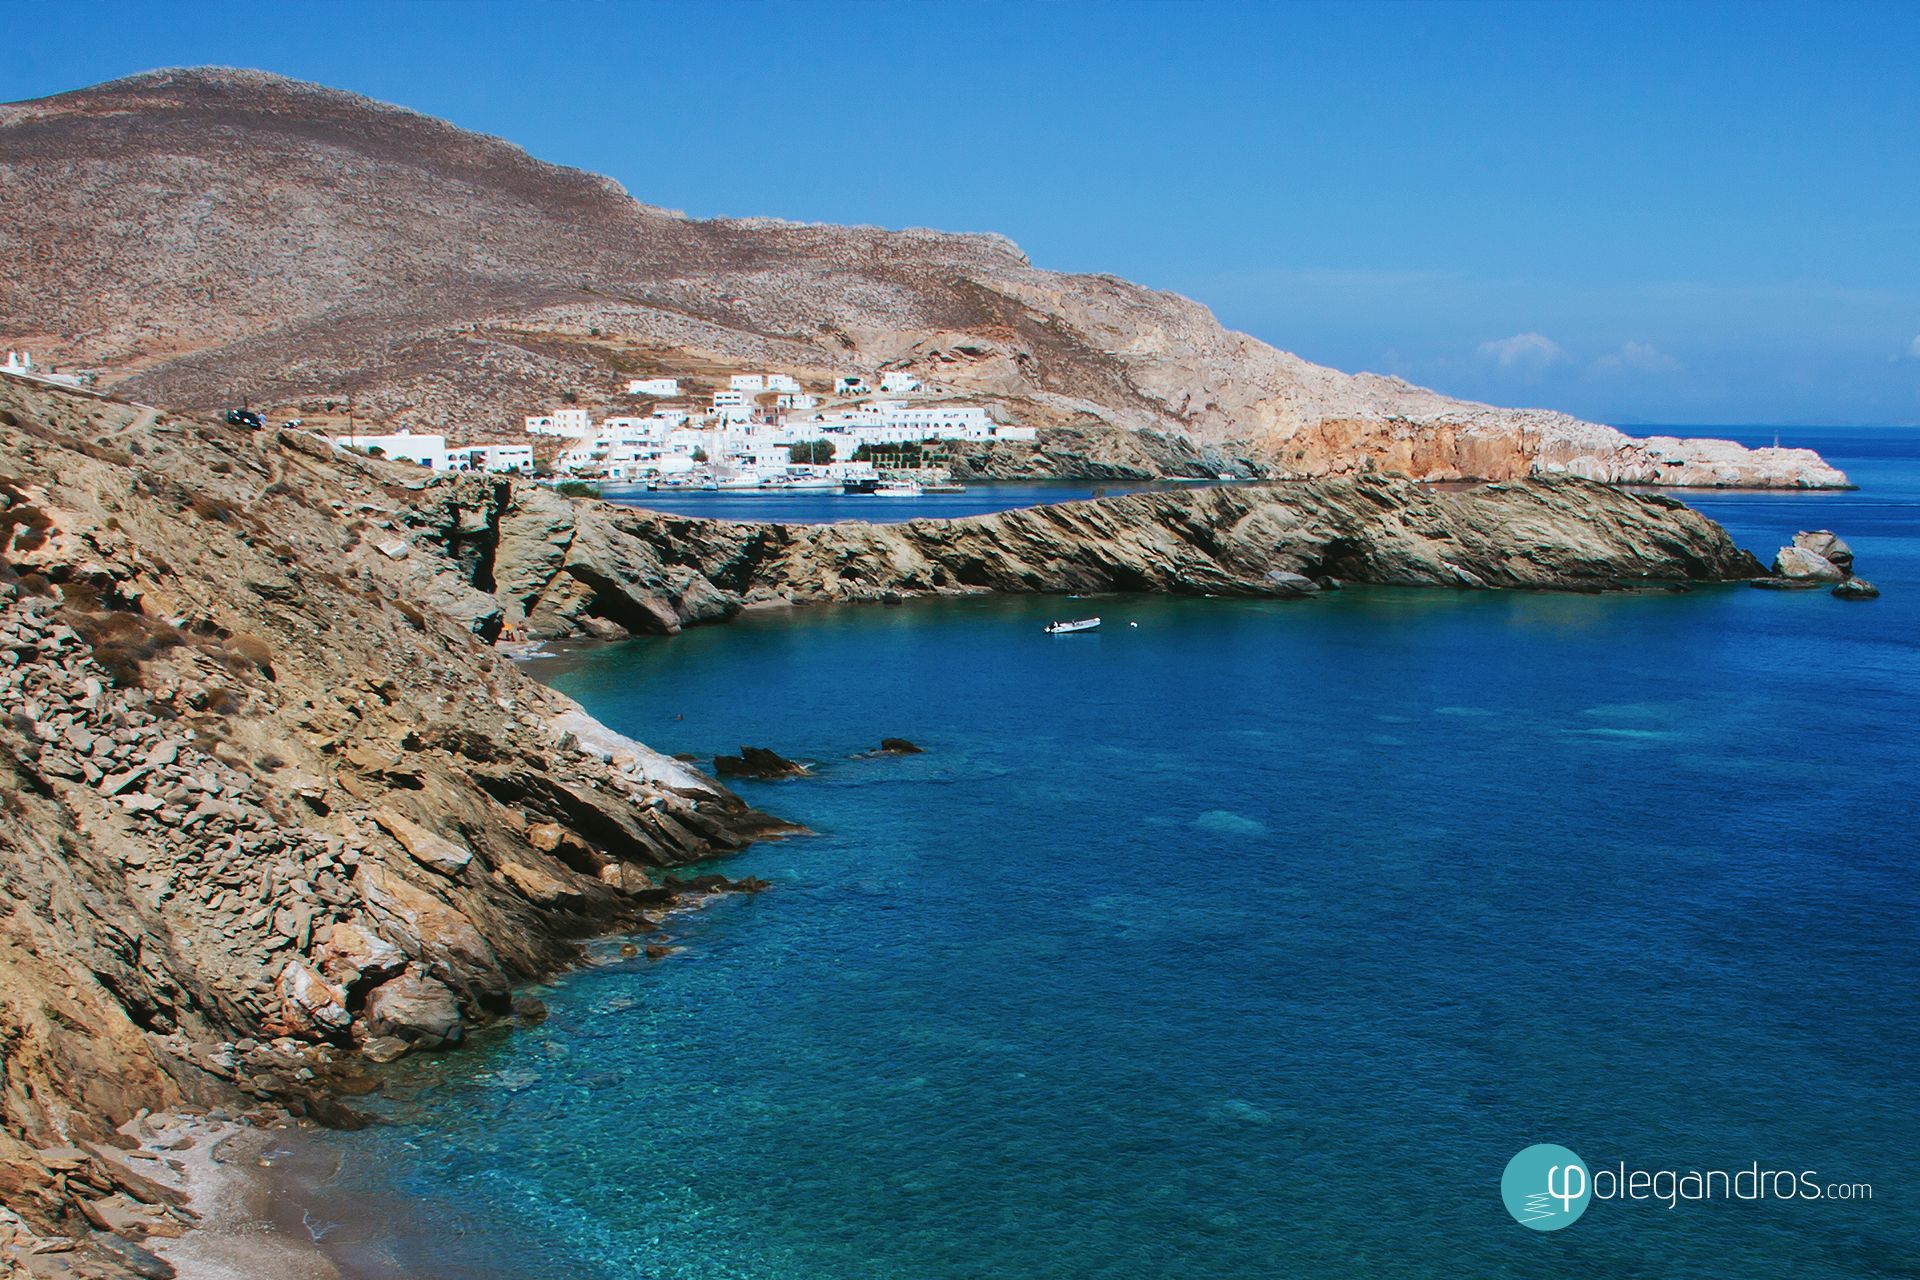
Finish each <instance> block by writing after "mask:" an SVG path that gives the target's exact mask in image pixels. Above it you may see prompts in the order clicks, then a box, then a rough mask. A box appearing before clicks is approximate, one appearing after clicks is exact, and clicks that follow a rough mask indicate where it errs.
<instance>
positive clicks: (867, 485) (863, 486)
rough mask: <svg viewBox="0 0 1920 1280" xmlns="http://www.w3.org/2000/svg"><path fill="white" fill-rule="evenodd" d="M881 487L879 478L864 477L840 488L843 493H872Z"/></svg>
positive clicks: (849, 481) (847, 482)
mask: <svg viewBox="0 0 1920 1280" xmlns="http://www.w3.org/2000/svg"><path fill="white" fill-rule="evenodd" d="M879 487H880V481H879V479H878V478H877V477H873V476H863V477H861V478H860V479H858V480H848V481H846V482H845V483H844V484H842V485H841V486H840V491H841V492H842V493H872V492H873V491H874V490H875V489H877V488H879Z"/></svg>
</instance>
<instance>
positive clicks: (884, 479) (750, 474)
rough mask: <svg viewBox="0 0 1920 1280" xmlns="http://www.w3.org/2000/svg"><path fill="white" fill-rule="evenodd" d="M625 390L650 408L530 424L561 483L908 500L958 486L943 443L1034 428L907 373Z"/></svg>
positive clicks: (466, 458)
mask: <svg viewBox="0 0 1920 1280" xmlns="http://www.w3.org/2000/svg"><path fill="white" fill-rule="evenodd" d="M626 394H627V395H628V396H629V397H632V398H633V399H635V400H639V401H645V402H649V403H648V404H647V405H646V406H645V407H646V409H647V412H645V413H639V412H635V413H632V414H622V415H614V416H609V417H605V418H602V419H601V420H600V421H598V422H595V421H594V420H593V417H592V414H591V412H590V411H589V410H587V409H583V408H556V409H552V410H549V411H548V412H546V413H543V414H537V415H533V416H530V417H528V418H527V419H526V435H527V436H530V437H536V438H551V439H553V440H555V441H557V442H561V444H562V447H561V449H560V452H559V453H558V455H557V456H556V457H555V458H554V460H553V463H552V468H551V469H552V473H553V475H554V477H555V478H556V479H559V480H566V479H573V480H577V481H587V482H591V481H606V482H610V483H613V484H632V485H644V486H645V487H647V488H650V489H728V490H746V491H755V490H757V491H774V492H791V491H795V490H811V489H833V490H840V491H843V492H847V493H856V494H873V495H875V496H878V497H911V496H914V495H916V494H919V493H924V492H928V491H940V490H947V491H951V490H954V489H957V488H958V487H959V486H957V485H956V484H955V483H954V482H953V479H952V474H951V472H950V470H949V469H948V468H947V467H946V466H945V465H944V463H945V462H946V461H947V458H948V455H947V454H946V453H944V452H943V451H942V450H941V448H940V447H939V446H940V445H941V444H942V443H944V442H964V443H991V442H994V441H1017V442H1025V443H1031V442H1032V441H1033V440H1034V438H1035V434H1036V433H1035V430H1034V428H1032V427H1022V426H1012V425H1008V424H1005V423H1001V422H997V421H995V420H994V419H993V418H992V417H991V416H990V415H989V414H988V412H987V411H986V410H985V409H984V408H981V407H979V406H977V405H964V404H954V403H942V402H940V400H939V398H938V397H935V396H932V395H929V394H928V393H926V392H925V391H924V390H923V388H922V386H921V383H920V381H919V379H917V378H915V377H913V376H912V375H910V374H906V373H901V372H888V373H883V374H880V375H879V376H878V378H877V380H876V381H875V382H874V383H873V384H872V385H869V383H868V381H867V379H866V378H865V377H864V376H862V375H858V374H846V375H843V376H841V377H838V378H836V379H835V380H834V384H833V388H832V391H831V393H830V394H829V395H828V396H827V400H826V403H825V404H824V405H823V399H822V396H820V395H815V394H813V393H811V392H809V391H808V390H807V389H806V388H805V387H803V386H802V385H801V383H800V381H799V379H797V378H795V377H793V376H791V375H789V374H783V373H733V374H729V375H727V386H726V389H725V390H720V391H715V392H713V393H712V395H711V397H710V399H708V400H707V401H706V402H705V403H703V404H695V403H694V397H692V396H691V395H688V394H686V393H683V391H682V388H681V383H680V379H678V378H671V377H644V378H635V379H633V380H631V381H630V382H629V383H628V384H627V389H626ZM335 442H336V443H337V444H340V445H343V446H347V447H351V448H357V449H362V450H365V451H367V452H369V453H376V454H378V455H379V456H382V457H386V458H392V459H396V460H404V461H409V462H414V463H417V464H419V465H421V466H424V467H429V468H431V469H433V470H436V471H499V472H522V473H528V474H531V473H532V472H533V471H534V469H535V468H534V445H533V443H532V442H526V443H498V444H473V445H463V446H449V445H448V443H447V440H446V437H445V436H443V435H430V434H416V433H413V432H410V431H405V430H402V431H399V432H395V433H392V434H387V435H358V434H354V435H345V436H336V437H335Z"/></svg>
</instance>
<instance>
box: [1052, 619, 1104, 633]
mask: <svg viewBox="0 0 1920 1280" xmlns="http://www.w3.org/2000/svg"><path fill="white" fill-rule="evenodd" d="M1099 625H1100V619H1098V618H1081V619H1080V620H1079V621H1078V622H1049V623H1048V624H1047V634H1048V635H1050V636H1066V635H1072V634H1073V633H1074V632H1076V631H1092V630H1093V629H1094V628H1095V627H1098V626H1099Z"/></svg>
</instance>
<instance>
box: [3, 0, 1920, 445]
mask: <svg viewBox="0 0 1920 1280" xmlns="http://www.w3.org/2000/svg"><path fill="white" fill-rule="evenodd" d="M9 15H10V16H9V33H8V35H9V40H10V41H11V42H12V43H11V47H10V48H9V49H8V50H7V51H6V52H5V53H4V54H0V98H4V99H16V98H27V97H38V96H41V95H44V94H49V93H56V92H59V91H61V90H64V89H70V88H77V87H79V86H82V85H86V84H90V83H94V82H97V81H101V80H107V79H111V78H114V77H116V76H120V75H125V74H128V73H131V72H134V71H138V70H143V69H146V68H149V67H155V66H166V65H180V64H191V63H227V64H235V65H243V66H257V67H263V68H266V69H268V70H273V71H278V72H282V73H285V74H288V75H294V76H299V77H302V78H306V79H312V80H319V81H323V82H325V83H328V84H332V85H336V86H338V87H341V88H347V89H353V90H356V91H359V92H362V93H366V94H370V95H372V96H374V97H377V98H382V99H386V100H389V101H393V102H399V103H403V104H405V105H407V106H410V107H414V108H417V109H419V110H421V111H425V112H429V113H431V114H433V115H438V116H444V117H447V118H448V119H451V120H453V121H454V122H455V123H457V124H460V125H463V126H466V127H468V128H473V129H479V130H482V131H484V132H488V133H494V134H499V135H501V136H503V137H506V138H509V139H511V140H512V141H514V142H516V143H519V144H520V145H522V146H524V147H526V148H527V149H528V150H529V151H531V152H533V153H534V154H535V155H538V156H540V157H542V158H544V159H548V160H553V161H557V162H560V163H565V164H573V165H579V166H581V167H584V168H588V169H593V170H596V171H599V172H603V173H608V174H611V175H613V176H614V177H616V178H618V179H619V180H620V181H621V182H623V183H624V184H626V186H627V188H628V189H629V190H631V191H632V192H633V193H634V194H635V195H636V196H637V197H639V198H640V199H643V200H646V201H649V202H651V203H655V204H661V205H666V206H669V207H672V208H678V209H684V210H686V211H687V212H689V213H692V214H696V215H712V214H774V215H780V216H784V217H790V218H801V219H812V220H821V221H832V222H861V223H877V224H881V225H885V226H934V227H941V228H946V229H951V230H991V231H999V232H1002V233H1004V234H1006V235H1009V236H1011V237H1013V238H1014V239H1015V240H1017V241H1019V242H1020V244H1021V245H1022V246H1023V247H1024V248H1025V249H1026V250H1027V252H1028V253H1029V254H1030V255H1031V257H1032V258H1033V260H1034V261H1035V262H1036V263H1037V264H1039V265H1041V266H1045V267H1051V268H1057V269H1061V270H1081V271H1108V272H1112V273H1115V274H1118V275H1123V276H1127V277H1129V278H1131V279H1135V280H1139V281H1142V282H1144V283H1147V284H1151V285H1155V286H1157V287H1161V288H1167V289H1173V290H1176V291H1178V292H1181V293H1185V294H1188V295H1190V296H1192V297H1195V298H1198V299H1200V300H1201V301H1202V302H1205V303H1207V304H1208V305H1209V306H1211V307H1212V308H1213V309H1214V311H1215V312H1216V313H1217V314H1218V315H1219V316H1220V318H1221V319H1222V320H1223V321H1224V322H1226V323H1227V324H1229V325H1232V326H1234V327H1236V328H1241V329H1245V330H1247V331H1249V332H1251V333H1254V334H1256V335H1257V336H1259V337H1261V338H1263V339H1266V340H1267V341H1270V342H1273V343H1275V344H1276V345H1278V346H1282V347H1285V348H1287V349H1289V350H1293V351H1297V352H1299V353H1300V354H1302V355H1304V356H1306V357H1308V358H1309V359H1313V360H1318V361H1322V362H1324V363H1327V364H1332V365H1335V366H1338V367H1340V368H1344V369H1374V370H1379V371H1382V372H1389V373H1397V374H1400V375H1402V376H1404V377H1407V378H1409V379H1412V380H1414V381H1417V382H1421V383H1425V384H1427V385H1430V386H1435V387H1439V388H1441V389H1442V390H1446V391H1449V392H1453V393H1456V394H1460V395H1467V396H1472V397H1475V398H1479V399H1485V400H1490V401H1494V402H1496V403H1503V404H1537V405H1547V406H1551V407H1554V408H1560V409H1566V410H1568V411H1570V412H1574V413H1578V414H1581V415H1583V416H1586V417H1592V418H1599V419H1603V420H1608V421H1616V422H1629V423H1632V422H1700V423H1733V422H1767V423H1773V422H1779V423H1801V422H1912V421H1920V74H1916V73H1915V67H1916V66H1920V6H1914V5H1902V6H1895V5H1885V6H1879V5H1872V4H1857V5H1841V6H1822V7H1815V6H1811V5H1809V6H1773V5H1756V4H1747V5H1739V6H1728V7H1717V6H1710V5H1681V4H1673V5H1669V4H1662V5H1649V6H1645V7H1636V6H1632V5H1593V6H1587V5H1578V4H1569V5H1554V4H1547V3H1537V4H1522V5H1480V4H1466V3H1451V4H1439V3H1435V4H1380V5H1376V4H1348V5H1318V4H1294V5H1280V4H1275V5H1220V6H1212V5H1203V4H1188V3H1174V2H1172V0H1165V2H1161V3H1134V4H1117V5H1078V4H1065V3H1056V4H1046V3H1037V4H1021V5H1000V4H993V3H970V4H965V5H949V4H931V3H929V4H923V5H922V4H900V5H878V4H834V3H825V2H822V3H814V4H806V5H786V4H726V3H715V4H703V5H698V6H695V5H655V4H640V3H633V4H574V3H565V2H561V0H555V2H553V3H544V4H526V5H506V4H490V3H462V4H455V3H451V2H429V0H412V2H408V0H386V2H385V3H380V4H372V5H361V4H356V3H328V4H314V5H283V4H278V3H272V2H268V0H256V2H254V3H249V4H241V5H231V6H228V5H222V4H206V5H198V6H181V7H174V6H165V5H152V4H137V5H134V4H129V5H121V4H115V3H85V2H79V0H63V2H62V3H57V4H45V5H37V4H34V3H31V2H29V3H26V4H16V5H14V6H12V7H10V9H9Z"/></svg>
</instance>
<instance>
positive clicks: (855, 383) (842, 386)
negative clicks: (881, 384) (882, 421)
mask: <svg viewBox="0 0 1920 1280" xmlns="http://www.w3.org/2000/svg"><path fill="white" fill-rule="evenodd" d="M866 389H867V380H866V379H865V378H863V377H861V376H860V375H859V374H857V373H843V374H841V375H840V376H839V377H837V378H835V379H834V380H833V394H835V395H837V396H857V395H860V394H861V393H863V392H864V391H866Z"/></svg>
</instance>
